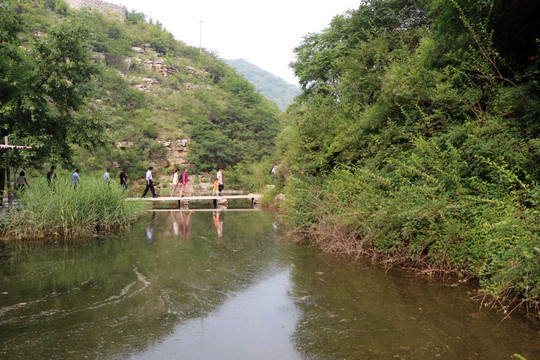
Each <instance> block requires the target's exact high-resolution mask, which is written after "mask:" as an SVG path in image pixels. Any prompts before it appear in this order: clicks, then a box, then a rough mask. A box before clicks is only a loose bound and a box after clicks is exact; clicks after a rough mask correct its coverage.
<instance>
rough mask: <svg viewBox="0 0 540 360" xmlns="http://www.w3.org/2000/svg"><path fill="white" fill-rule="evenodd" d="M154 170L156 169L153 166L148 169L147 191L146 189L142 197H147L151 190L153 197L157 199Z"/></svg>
mask: <svg viewBox="0 0 540 360" xmlns="http://www.w3.org/2000/svg"><path fill="white" fill-rule="evenodd" d="M152 170H154V167H153V166H150V167H149V168H148V171H147V172H146V177H145V178H146V189H144V192H143V194H142V197H145V196H146V193H147V192H148V190H149V189H150V191H152V196H153V197H155V198H156V197H157V196H156V190H155V189H154V179H153V178H152Z"/></svg>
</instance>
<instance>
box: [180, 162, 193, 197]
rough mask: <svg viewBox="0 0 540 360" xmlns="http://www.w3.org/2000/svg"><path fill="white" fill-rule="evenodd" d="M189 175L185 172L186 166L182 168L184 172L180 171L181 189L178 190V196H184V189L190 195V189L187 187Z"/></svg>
mask: <svg viewBox="0 0 540 360" xmlns="http://www.w3.org/2000/svg"><path fill="white" fill-rule="evenodd" d="M188 182H189V177H188V173H187V168H184V172H183V173H182V189H181V190H180V197H182V196H184V191H187V193H188V194H189V196H191V190H190V189H189V185H188Z"/></svg>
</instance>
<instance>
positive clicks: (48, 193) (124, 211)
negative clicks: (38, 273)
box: [0, 179, 147, 242]
mask: <svg viewBox="0 0 540 360" xmlns="http://www.w3.org/2000/svg"><path fill="white" fill-rule="evenodd" d="M125 197H126V193H124V192H123V191H122V188H121V187H120V186H115V185H108V184H106V183H104V182H103V181H102V180H101V179H85V180H84V181H83V182H82V183H81V184H79V185H78V186H77V188H76V189H74V188H73V186H72V185H71V182H70V181H67V180H66V181H61V180H59V181H56V182H54V183H53V184H52V185H51V186H49V185H48V184H47V182H46V181H41V182H34V183H32V187H31V188H28V189H26V190H25V191H23V192H19V193H18V194H17V199H16V205H15V206H13V207H12V208H11V209H9V210H7V211H5V212H4V214H2V216H0V224H1V229H0V237H1V238H3V239H4V240H29V241H36V240H37V241H42V242H49V241H52V242H57V241H65V242H68V241H69V242H71V241H73V240H75V239H78V238H87V237H89V236H94V235H96V234H98V233H102V232H108V231H114V230H121V229H124V228H126V227H127V226H129V225H130V224H132V223H133V222H135V221H136V219H137V218H138V217H139V216H140V215H142V214H143V213H144V212H145V211H146V209H147V205H146V204H144V203H142V202H138V201H125Z"/></svg>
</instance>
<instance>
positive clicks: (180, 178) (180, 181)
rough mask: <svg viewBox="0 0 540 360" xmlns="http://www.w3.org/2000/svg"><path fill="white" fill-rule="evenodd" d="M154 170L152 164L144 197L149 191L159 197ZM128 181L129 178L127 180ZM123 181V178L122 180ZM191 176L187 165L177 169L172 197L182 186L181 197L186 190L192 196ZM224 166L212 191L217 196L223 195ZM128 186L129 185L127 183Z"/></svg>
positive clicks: (146, 177)
mask: <svg viewBox="0 0 540 360" xmlns="http://www.w3.org/2000/svg"><path fill="white" fill-rule="evenodd" d="M153 170H154V167H153V166H150V167H149V168H148V171H146V176H145V181H146V188H145V189H144V192H143V194H142V197H145V196H146V194H148V191H149V190H150V192H151V193H152V196H153V197H157V195H156V190H155V188H154V185H155V183H154V178H153ZM120 178H121V179H122V174H120ZM126 181H127V180H126ZM120 182H122V180H120ZM189 182H190V180H189V176H188V169H187V167H186V168H184V172H183V173H182V174H180V170H179V169H175V170H174V173H173V180H172V190H171V195H170V197H173V195H174V193H175V191H176V189H178V188H179V187H180V197H183V196H184V192H187V193H188V195H189V196H191V195H192V194H193V193H192V191H191V188H190V186H189ZM223 187H224V186H223V168H222V167H220V168H219V170H218V172H217V174H216V180H215V181H214V189H213V191H212V193H213V194H215V195H217V196H221V191H223ZM126 188H127V185H126Z"/></svg>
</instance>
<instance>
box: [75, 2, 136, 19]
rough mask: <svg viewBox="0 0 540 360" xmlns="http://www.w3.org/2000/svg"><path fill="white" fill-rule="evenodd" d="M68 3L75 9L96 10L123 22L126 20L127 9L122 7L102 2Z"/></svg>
mask: <svg viewBox="0 0 540 360" xmlns="http://www.w3.org/2000/svg"><path fill="white" fill-rule="evenodd" d="M66 3H67V4H68V5H69V6H70V7H71V8H73V9H77V10H80V9H84V8H89V9H95V10H98V11H100V12H102V13H103V14H105V15H107V16H110V17H113V18H118V19H120V20H122V21H124V20H125V19H126V8H125V7H123V6H120V5H115V4H111V3H108V2H105V1H101V0H66Z"/></svg>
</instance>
